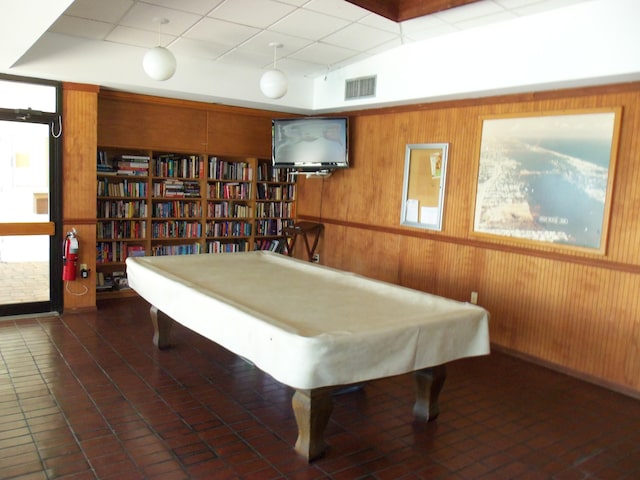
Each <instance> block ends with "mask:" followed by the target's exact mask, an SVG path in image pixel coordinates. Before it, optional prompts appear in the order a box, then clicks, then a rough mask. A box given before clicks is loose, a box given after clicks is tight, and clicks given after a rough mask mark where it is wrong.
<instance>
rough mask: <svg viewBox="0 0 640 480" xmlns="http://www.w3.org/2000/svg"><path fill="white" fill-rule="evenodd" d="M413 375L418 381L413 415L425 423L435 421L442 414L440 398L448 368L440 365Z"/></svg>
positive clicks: (418, 371)
mask: <svg viewBox="0 0 640 480" xmlns="http://www.w3.org/2000/svg"><path fill="white" fill-rule="evenodd" d="M413 375H414V377H415V379H416V403H415V404H414V406H413V415H414V416H415V417H416V418H417V419H418V420H423V421H425V422H429V421H431V420H435V419H436V418H437V417H438V414H439V413H440V406H439V405H438V396H439V395H440V390H442V386H443V385H444V380H445V378H446V376H447V371H446V368H445V366H444V365H438V366H437V367H429V368H425V369H422V370H417V371H415V372H413Z"/></svg>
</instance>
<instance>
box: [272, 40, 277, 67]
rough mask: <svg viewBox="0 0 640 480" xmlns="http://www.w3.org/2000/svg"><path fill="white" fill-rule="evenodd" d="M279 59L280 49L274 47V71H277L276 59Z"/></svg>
mask: <svg viewBox="0 0 640 480" xmlns="http://www.w3.org/2000/svg"><path fill="white" fill-rule="evenodd" d="M277 57H278V47H277V45H274V46H273V69H274V70H276V58H277Z"/></svg>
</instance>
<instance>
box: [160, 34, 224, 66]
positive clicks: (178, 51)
mask: <svg viewBox="0 0 640 480" xmlns="http://www.w3.org/2000/svg"><path fill="white" fill-rule="evenodd" d="M228 50H229V46H228V45H220V44H218V43H215V42H204V41H202V40H195V39H193V38H184V37H183V38H178V39H177V40H176V41H175V42H173V43H172V44H171V51H172V52H173V53H174V54H175V55H176V56H185V57H194V58H204V59H207V60H215V59H216V58H218V57H220V55H222V54H224V53H225V52H227V51H228Z"/></svg>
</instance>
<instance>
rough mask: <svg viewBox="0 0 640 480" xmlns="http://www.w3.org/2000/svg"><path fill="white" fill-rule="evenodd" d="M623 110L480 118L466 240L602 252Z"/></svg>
mask: <svg viewBox="0 0 640 480" xmlns="http://www.w3.org/2000/svg"><path fill="white" fill-rule="evenodd" d="M621 113H622V109H621V108H606V109H590V110H577V111H561V112H543V113H531V114H514V115H510V116H486V117H481V118H480V139H479V142H478V144H479V146H478V162H477V175H476V179H477V181H476V185H475V204H474V211H473V224H472V235H474V236H483V237H486V238H492V239H494V240H500V241H506V242H509V243H517V244H531V245H537V246H552V247H554V248H559V249H563V250H567V249H569V250H578V251H585V252H591V253H597V254H605V253H606V240H607V233H608V228H609V215H610V209H611V197H612V194H613V181H614V174H615V164H616V159H617V149H618V140H619V134H620V119H621Z"/></svg>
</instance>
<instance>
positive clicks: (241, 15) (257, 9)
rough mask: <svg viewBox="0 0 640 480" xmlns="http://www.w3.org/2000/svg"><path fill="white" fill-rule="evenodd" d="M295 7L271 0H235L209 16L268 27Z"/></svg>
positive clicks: (253, 25)
mask: <svg viewBox="0 0 640 480" xmlns="http://www.w3.org/2000/svg"><path fill="white" fill-rule="evenodd" d="M295 9H296V7H294V6H292V5H286V4H284V3H280V2H272V1H270V0H233V1H232V2H224V3H223V4H222V5H220V6H219V7H218V8H216V9H215V10H214V11H212V12H211V13H210V14H209V16H210V17H212V18H217V19H219V20H226V21H228V22H234V23H239V24H241V25H249V26H251V27H258V28H266V27H268V26H269V25H271V24H272V23H274V22H277V21H278V20H280V19H281V18H283V17H284V16H285V15H288V14H289V13H291V12H293V11H294V10H295Z"/></svg>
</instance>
